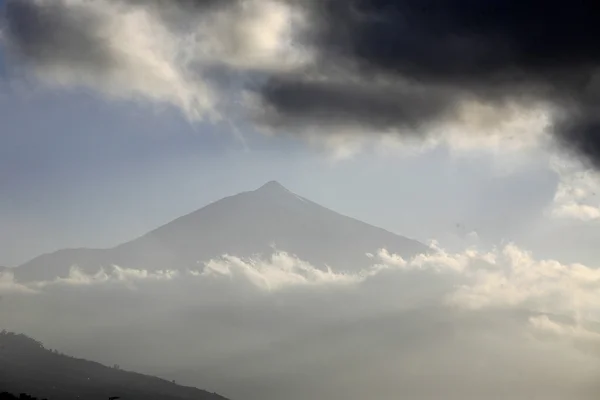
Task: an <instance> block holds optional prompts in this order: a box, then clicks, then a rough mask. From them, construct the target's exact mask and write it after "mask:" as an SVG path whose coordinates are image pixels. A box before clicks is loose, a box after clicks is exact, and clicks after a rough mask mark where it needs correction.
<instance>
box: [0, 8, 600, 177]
mask: <svg viewBox="0 0 600 400" xmlns="http://www.w3.org/2000/svg"><path fill="white" fill-rule="evenodd" d="M271 2H278V3H280V4H287V5H288V6H290V7H292V9H294V10H295V11H296V14H297V15H302V16H303V20H304V22H306V24H299V26H298V27H295V31H296V32H295V33H296V36H295V37H294V43H293V44H294V46H296V47H299V48H302V49H305V50H307V53H308V54H310V56H311V57H310V61H309V62H308V63H303V62H298V63H297V64H295V65H294V66H293V68H291V69H290V68H289V65H287V64H286V65H285V66H284V64H285V63H286V62H288V61H285V60H284V57H279V55H278V53H269V54H268V57H270V58H269V62H270V63H275V64H277V63H280V64H281V65H280V66H281V70H283V71H284V73H282V72H281V71H279V70H278V69H277V68H273V65H272V64H269V65H270V67H269V68H270V69H268V70H266V69H265V70H258V71H257V68H256V67H255V66H253V68H254V69H251V70H250V68H249V67H248V65H247V64H246V63H244V62H240V60H247V59H249V58H251V57H253V56H256V55H257V54H259V53H261V51H265V50H264V49H265V47H261V46H267V47H266V48H269V47H268V46H270V45H271V44H272V42H273V41H286V40H287V39H282V38H281V37H277V35H279V36H281V35H284V33H282V31H278V30H276V29H274V28H272V26H273V25H271V26H269V24H271V23H272V21H273V20H271V19H269V18H267V17H265V15H266V14H267V13H270V12H273V13H274V14H276V13H277V12H278V11H273V10H272V9H270V8H269V7H265V8H263V9H261V8H259V10H260V11H259V12H256V10H254V11H248V9H252V7H248V8H246V4H248V1H242V0H148V1H144V0H98V2H65V1H59V0H57V1H55V2H52V1H49V0H45V1H33V0H9V1H8V2H7V4H6V10H5V17H6V18H5V19H6V27H5V28H6V29H4V31H5V37H6V38H7V40H6V41H7V43H8V46H9V48H12V49H13V50H14V51H15V52H16V53H17V54H20V55H21V56H22V57H23V59H24V60H26V61H27V62H28V63H29V64H30V65H33V66H34V67H36V68H38V69H39V68H42V69H43V68H44V67H47V66H48V65H50V66H53V65H59V66H62V67H65V68H66V69H68V68H69V67H73V66H74V67H76V68H78V70H77V73H78V74H80V75H81V76H83V75H84V74H85V72H86V68H87V70H88V71H90V74H95V75H102V73H103V71H105V70H111V71H112V70H118V68H120V67H119V65H121V64H122V62H121V60H120V59H118V57H120V56H122V54H115V52H114V51H111V49H110V48H107V47H110V46H107V45H106V43H107V41H106V40H105V36H104V35H108V34H110V33H109V32H106V29H104V28H106V21H105V20H103V23H105V25H104V26H103V29H99V27H98V23H99V22H98V21H96V17H98V15H96V14H94V12H97V10H99V9H102V7H107V8H110V9H111V10H112V11H111V12H115V11H114V10H115V8H114V6H115V5H118V6H122V7H125V8H129V9H135V8H140V9H145V10H150V11H151V14H152V15H153V16H155V17H158V18H156V19H154V20H153V21H154V22H153V23H156V24H164V26H165V27H167V30H168V31H170V32H173V33H175V34H176V35H179V34H181V35H186V34H187V33H190V31H193V30H194V29H196V28H197V27H198V26H202V27H204V28H205V27H212V26H213V25H214V29H215V30H216V31H215V32H212V33H214V34H211V32H206V31H203V33H202V34H203V35H205V36H207V38H208V40H207V41H206V43H209V45H208V47H209V48H210V49H217V53H218V52H219V51H221V50H219V49H221V48H223V49H226V51H222V52H221V53H218V54H217V56H216V58H218V57H222V60H216V61H215V59H214V58H213V59H211V60H210V61H209V62H210V63H212V66H213V67H214V65H216V66H217V67H218V68H221V66H223V68H222V69H223V70H227V68H233V69H236V68H237V69H239V70H240V71H239V72H241V74H240V75H235V76H237V77H238V78H236V79H239V77H240V76H242V77H245V78H248V77H250V76H252V78H253V79H255V78H256V79H258V80H259V81H260V82H266V83H265V84H264V85H259V86H258V87H256V86H255V88H254V89H252V90H253V91H254V93H255V94H257V95H258V97H259V99H260V100H261V101H260V102H259V104H260V105H262V106H264V110H263V114H262V115H261V116H260V117H262V119H260V122H261V123H266V124H269V125H273V126H275V127H278V128H292V129H295V128H301V127H302V126H305V125H308V126H315V125H318V124H319V125H325V126H327V125H339V124H347V125H349V124H356V125H358V126H360V127H361V128H365V127H366V128H374V129H375V130H376V129H388V128H393V129H395V128H397V129H396V130H398V131H407V130H405V129H404V128H409V129H408V130H409V131H411V132H412V133H414V134H417V135H426V134H427V131H428V130H427V129H425V128H426V127H427V126H428V125H429V124H430V123H435V122H440V123H444V122H446V121H450V120H452V118H453V117H458V118H460V116H459V115H458V114H457V113H458V112H460V110H461V108H460V105H461V104H462V103H464V102H465V101H475V102H479V103H486V104H489V105H492V106H495V105H502V104H503V103H504V102H516V103H518V104H521V105H523V106H524V107H525V108H527V107H528V106H532V107H533V106H535V105H536V104H540V103H543V104H551V105H552V106H553V107H554V108H557V109H559V110H560V111H561V115H560V118H558V120H557V122H556V123H555V124H554V127H553V131H554V134H555V137H556V138H557V139H558V142H559V143H561V144H563V145H564V146H565V147H566V148H567V149H569V150H573V151H575V152H576V153H577V154H579V155H582V156H583V158H585V159H587V160H589V161H591V162H592V163H593V164H594V165H595V166H596V167H600V154H599V151H598V149H599V148H600V137H599V136H600V134H599V131H598V127H599V125H600V124H599V123H598V122H597V121H598V119H597V118H596V117H595V114H596V113H597V110H598V104H599V102H598V97H599V96H600V89H599V88H598V87H597V85H596V83H595V81H596V74H597V73H598V67H599V65H600V46H598V44H597V43H598V39H600V24H598V23H597V16H598V14H597V12H596V7H595V2H592V1H590V0H582V1H572V2H567V1H544V0H485V1H482V0H253V1H252V2H250V3H252V4H254V5H256V4H267V3H269V4H270V3H271ZM90 4H94V7H93V8H94V10H95V11H93V12H91V13H90ZM97 5H99V6H98V7H96V6H97ZM213 11H214V12H218V13H219V18H213V17H212V14H210V13H212V12H213ZM206 16H208V18H204V17H206ZM98 18H100V17H98ZM102 18H105V19H106V15H104V16H102ZM249 19H254V20H253V21H254V22H256V21H258V24H259V25H262V24H265V31H268V29H272V30H271V31H269V34H267V35H266V36H267V37H266V38H264V37H262V36H260V35H257V34H256V32H254V31H252V32H253V33H252V34H251V35H250V37H248V34H247V33H248V31H247V30H244V29H246V28H247V27H248V24H249ZM259 19H260V20H259ZM215 20H219V21H220V22H223V21H226V23H225V25H219V24H218V23H215V24H213V23H214V22H215ZM161 21H162V22H161ZM286 24H291V22H289V21H287V22H286ZM240 27H242V28H243V29H241V30H239V32H238V31H237V29H240ZM206 29H209V30H210V29H211V28H206ZM252 29H254V28H252ZM148 35H150V34H148ZM252 35H256V36H252ZM269 35H270V36H269ZM186 37H187V36H186ZM196 38H197V37H196ZM207 38H204V39H207ZM113 39H115V38H113ZM150 40H151V41H152V40H156V39H155V38H150ZM124 41H127V38H125V37H123V38H121V37H119V38H117V40H116V42H117V43H123V42H124ZM113 42H115V40H113ZM161 43H162V42H161ZM203 43H204V42H203ZM265 43H267V44H266V45H265ZM278 44H279V42H278ZM182 46H183V45H182ZM253 46H254V47H253ZM275 47H276V46H275ZM240 48H241V50H240ZM178 50H181V49H178ZM205 50H206V49H204V48H202V49H193V52H194V56H195V57H202V54H204V53H203V52H204V51H205ZM183 52H184V53H185V51H183ZM144 54H145V55H147V54H151V52H148V51H147V52H146V53H144ZM165 54H169V52H168V51H167V52H165ZM232 54H234V55H235V56H236V57H237V58H236V57H231V55H232ZM213 56H214V54H212V55H211V57H213ZM228 57H229V58H228ZM232 59H235V60H237V61H236V62H237V64H235V63H232V61H231V60H232ZM136 60H138V58H135V59H134V61H136ZM177 60H179V59H177ZM129 61H131V60H129ZM162 61H163V60H161V62H162ZM194 61H195V62H196V61H198V60H194ZM220 61H222V62H220ZM167 62H168V63H174V62H179V61H175V58H174V59H173V60H171V59H169V60H167ZM200 62H202V61H200ZM228 63H229V64H228ZM128 65H129V67H130V71H128V73H132V72H131V70H133V69H135V68H133V67H131V65H132V62H130V63H129V64H128ZM142 65H146V64H142ZM148 65H154V64H152V63H150V64H148ZM170 66H173V64H170ZM180 67H181V66H180V65H175V66H174V68H173V69H175V70H177V71H185V72H186V73H187V72H189V71H187V69H188V65H185V66H183V67H181V68H180ZM273 71H278V72H273ZM67 72H68V71H67ZM191 73H192V74H193V73H196V74H197V75H196V76H192V78H194V79H196V78H197V80H204V81H206V80H207V79H210V78H207V77H206V76H201V72H198V71H192V72H191ZM65 74H66V75H68V73H65ZM180 75H182V76H183V75H185V74H180ZM231 76H234V74H232V75H231ZM315 76H318V77H319V79H316V78H315ZM340 76H343V77H344V79H340ZM257 77H258V78H257ZM184 78H185V79H187V78H189V77H188V76H185V77H184ZM184 78H182V79H181V80H183V79H184ZM231 79H234V78H231ZM256 79H255V80H256ZM81 80H82V81H84V82H88V81H86V80H84V79H81ZM373 82H377V83H373ZM158 83H160V84H161V85H158V87H160V88H161V90H164V89H163V88H164V87H165V85H162V84H163V83H164V82H162V81H160V82H158ZM119 84H121V82H119ZM115 86H118V85H115ZM166 86H173V87H188V86H189V85H187V84H181V85H179V86H178V85H172V84H170V83H168V84H167V85H166ZM98 89H99V90H101V89H102V88H101V87H100V88H98ZM138 91H139V90H138ZM152 93H154V92H152ZM161 93H162V92H161ZM163 94H164V93H163ZM177 96H178V94H173V95H170V96H163V95H161V96H155V97H157V98H158V97H160V98H167V99H169V100H168V101H171V103H174V104H175V105H176V106H181V104H186V106H185V107H184V109H185V110H184V111H189V110H188V109H189V108H190V107H189V106H187V105H188V104H189V103H190V101H186V102H177V101H173V100H172V99H173V98H178V97H177ZM192 97H193V96H192V95H189V94H188V95H187V98H192ZM265 110H266V111H265ZM188 114H190V113H189V112H188ZM192 114H193V113H192ZM480 128H481V127H479V128H478V129H480ZM366 130H367V131H368V130H369V129H366ZM480 130H482V129H480ZM483 130H484V129H483ZM481 134H485V132H481Z"/></svg>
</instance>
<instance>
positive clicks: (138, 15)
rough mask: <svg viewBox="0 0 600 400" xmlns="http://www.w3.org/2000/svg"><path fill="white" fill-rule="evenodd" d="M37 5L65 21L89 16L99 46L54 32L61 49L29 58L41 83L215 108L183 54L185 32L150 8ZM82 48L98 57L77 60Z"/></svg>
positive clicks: (192, 112) (65, 1) (102, 0)
mask: <svg viewBox="0 0 600 400" xmlns="http://www.w3.org/2000/svg"><path fill="white" fill-rule="evenodd" d="M25 1H31V0H25ZM36 6H37V7H39V8H40V10H41V13H44V12H46V13H48V14H50V15H51V16H50V17H48V18H56V19H58V18H63V19H64V20H65V22H64V24H66V23H67V22H68V21H71V20H75V23H81V24H85V23H86V22H85V21H90V23H89V24H90V25H91V26H88V28H90V29H93V30H94V32H93V33H92V35H93V39H94V40H95V41H97V42H99V43H102V46H101V48H99V49H81V48H79V44H77V43H76V42H75V41H74V40H73V39H72V38H64V37H61V36H59V34H58V33H57V34H56V35H57V38H56V39H55V40H57V41H60V40H68V42H67V43H66V44H64V45H63V48H62V49H61V50H60V51H59V53H58V54H55V56H50V55H48V56H44V58H43V60H38V61H37V62H35V63H32V64H31V66H32V68H33V71H34V73H35V75H36V76H37V77H38V78H39V79H41V80H42V81H43V82H44V83H46V84H48V85H50V86H54V87H64V88H70V87H78V86H83V87H88V88H92V89H94V90H97V91H99V92H100V93H103V94H105V95H107V96H109V97H112V98H116V99H127V100H144V101H150V102H153V103H157V104H161V103H164V104H170V105H173V106H175V107H178V108H180V109H181V110H182V111H183V112H184V113H185V114H186V115H187V116H188V117H190V118H192V119H196V118H201V117H203V116H205V115H206V114H207V113H209V114H210V113H213V112H214V107H215V102H216V100H217V99H216V98H215V93H213V89H212V88H211V87H210V85H209V84H208V83H207V82H204V81H203V79H202V77H201V75H198V74H196V73H195V72H194V71H193V70H192V69H191V66H190V65H189V64H188V61H189V60H187V59H186V57H185V56H186V44H187V43H188V38H189V36H186V35H176V34H174V33H173V32H171V31H170V30H169V29H168V28H167V27H166V26H165V24H164V23H162V22H161V20H160V19H159V17H158V16H157V15H155V14H154V13H153V12H152V10H151V9H146V8H142V7H130V6H126V5H124V4H119V3H117V2H113V1H108V0H98V1H85V0H39V1H36ZM52 14H54V15H53V16H52ZM32 29H33V28H32ZM65 29H67V27H65ZM68 29H72V30H73V31H74V32H70V31H67V32H66V33H65V36H66V35H72V34H77V33H78V32H77V30H76V29H75V28H68ZM81 33H82V34H83V32H81ZM69 43H72V47H71V48H70V47H69V46H67V44H69ZM96 44H97V43H89V45H90V46H93V45H96ZM81 45H85V43H83V44H81ZM84 50H88V51H96V52H97V53H96V56H97V57H96V58H97V59H92V56H93V55H94V54H90V55H89V56H90V60H87V61H86V60H81V62H78V58H79V57H83V56H80V55H78V54H77V53H78V52H81V51H84ZM89 63H96V64H99V65H90V64H89Z"/></svg>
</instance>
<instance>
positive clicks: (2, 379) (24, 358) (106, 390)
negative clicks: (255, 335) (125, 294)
mask: <svg viewBox="0 0 600 400" xmlns="http://www.w3.org/2000/svg"><path fill="white" fill-rule="evenodd" d="M0 390H1V391H5V392H8V393H28V394H29V395H31V396H34V397H38V398H42V397H43V398H48V399H49V400H83V399H86V400H88V399H89V400H106V399H108V398H109V397H116V396H118V397H121V398H122V399H123V400H125V399H127V400H226V399H225V398H224V397H222V396H219V395H217V394H214V393H210V392H206V391H204V390H200V389H196V388H192V387H185V386H179V385H176V384H175V383H173V382H169V381H166V380H163V379H160V378H156V377H152V376H148V375H142V374H138V373H134V372H128V371H123V370H121V369H120V368H118V367H117V366H115V367H112V368H110V367H106V366H104V365H102V364H99V363H95V362H91V361H86V360H81V359H77V358H73V357H69V356H66V355H63V354H59V353H58V352H56V351H52V350H48V349H46V348H44V346H43V345H42V343H40V342H38V341H36V340H34V339H32V338H30V337H27V336H25V335H23V334H15V333H11V332H6V331H2V332H1V333H0Z"/></svg>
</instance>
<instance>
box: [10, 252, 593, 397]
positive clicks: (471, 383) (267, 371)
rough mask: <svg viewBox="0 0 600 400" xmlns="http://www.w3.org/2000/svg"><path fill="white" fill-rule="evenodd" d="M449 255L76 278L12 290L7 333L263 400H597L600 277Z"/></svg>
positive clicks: (285, 261)
mask: <svg viewBox="0 0 600 400" xmlns="http://www.w3.org/2000/svg"><path fill="white" fill-rule="evenodd" d="M437 250H438V251H437V252H436V253H433V254H429V255H420V256H417V257H415V258H412V259H403V258H402V257H400V256H398V255H395V254H392V253H390V252H388V251H386V250H384V249H380V250H375V251H373V253H372V254H370V257H371V259H372V261H373V266H372V267H371V268H369V269H366V270H364V271H362V272H359V273H356V274H340V273H336V272H333V271H323V270H319V269H316V268H314V266H311V265H310V264H308V263H306V262H304V261H302V260H299V259H298V258H296V257H294V256H293V255H290V254H287V253H282V252H280V253H276V254H274V255H273V256H271V257H269V258H263V257H255V258H249V259H241V258H238V257H234V256H223V257H221V258H218V259H215V260H212V261H210V262H209V263H208V264H207V267H206V268H205V269H204V270H203V271H187V272H172V271H163V272H157V273H150V272H147V271H142V270H131V269H126V268H123V267H120V268H115V269H114V270H111V271H108V270H107V271H101V272H99V273H98V274H95V275H91V276H90V275H86V274H82V273H81V272H79V271H77V270H73V271H72V273H71V275H70V276H69V277H68V278H67V279H62V280H56V281H53V282H45V283H37V284H33V285H34V286H31V287H30V289H33V288H35V290H36V294H35V295H28V296H25V295H19V294H17V293H15V292H12V293H11V294H7V293H4V294H5V295H4V296H3V299H2V303H0V321H1V324H2V326H3V327H6V328H8V329H12V330H18V331H24V332H26V333H29V334H32V335H33V336H35V337H37V338H39V339H41V340H42V341H44V342H45V343H46V344H48V345H49V346H50V347H56V348H58V349H60V350H61V351H65V352H68V353H73V354H74V355H77V356H82V357H88V358H93V359H96V360H99V361H102V362H106V363H109V364H114V363H118V364H120V365H122V366H124V367H127V368H131V369H137V370H141V371H146V372H151V373H158V374H160V375H162V376H166V377H172V379H176V380H177V381H178V382H181V383H188V384H194V385H198V386H200V387H203V388H207V389H209V390H214V391H217V392H219V393H222V394H224V395H227V396H229V397H240V396H241V395H242V394H244V395H245V397H244V398H248V399H250V400H255V399H265V398H266V399H275V398H281V397H283V396H285V398H289V399H292V400H295V399H301V398H305V397H306V396H307V395H310V397H316V398H331V397H332V396H335V395H343V396H344V397H345V398H348V399H351V400H360V399H364V398H365V396H367V395H369V394H370V395H371V396H375V397H377V398H381V399H387V398H390V399H391V398H397V396H399V395H401V396H404V397H408V398H414V399H427V398H432V396H433V398H437V395H439V394H440V393H444V395H445V396H446V397H447V398H450V399H456V400H458V399H464V397H465V393H471V394H473V393H475V392H476V393H478V395H477V396H478V398H479V397H481V398H490V397H491V396H492V395H493V394H494V393H496V392H497V391H498V390H500V389H502V390H503V392H502V393H504V394H506V395H507V396H510V397H511V398H530V397H531V396H532V395H533V394H537V395H542V394H543V395H544V396H545V397H544V398H548V399H552V400H559V399H563V398H573V399H578V400H579V399H586V400H587V399H591V398H593V397H590V396H591V394H590V395H589V396H588V394H587V393H588V391H589V393H596V392H595V391H594V389H593V388H594V386H593V385H594V382H596V380H597V371H599V370H600V358H599V357H600V355H599V354H597V352H596V351H595V350H593V349H592V350H589V349H588V348H587V347H585V348H584V350H585V351H581V347H580V346H581V345H587V344H590V343H592V344H593V343H597V340H598V334H597V333H596V330H595V328H593V327H592V326H591V325H590V324H592V323H591V322H588V321H586V319H587V318H591V319H596V320H597V319H598V316H599V314H598V311H600V297H599V295H598V293H600V290H599V289H600V287H599V286H600V272H598V271H597V270H595V269H594V268H591V267H588V266H583V265H577V264H575V265H563V264H561V263H558V262H556V261H552V260H537V259H535V258H534V257H533V256H532V255H531V254H530V253H528V252H526V251H524V250H522V249H520V248H518V247H517V246H514V245H508V246H505V247H504V248H501V249H494V250H492V251H479V250H477V249H475V248H472V249H467V250H465V251H462V252H458V253H451V252H447V251H444V250H443V249H441V248H437ZM528 309H529V310H533V311H532V312H529V311H527V310H528ZM517 311H518V312H517ZM543 312H547V313H552V315H551V314H545V313H543ZM557 314H558V315H563V316H565V317H556V316H555V315H557ZM523 315H525V317H523ZM563 319H564V320H563ZM556 365H560V366H561V368H555V367H554V366H556ZM298 375H301V376H302V377H303V378H302V379H301V380H298V379H292V378H293V377H297V376H298ZM359 378H360V379H359ZM431 382H436V385H435V387H433V386H432V385H431ZM541 382H552V385H551V386H544V385H542V384H541Z"/></svg>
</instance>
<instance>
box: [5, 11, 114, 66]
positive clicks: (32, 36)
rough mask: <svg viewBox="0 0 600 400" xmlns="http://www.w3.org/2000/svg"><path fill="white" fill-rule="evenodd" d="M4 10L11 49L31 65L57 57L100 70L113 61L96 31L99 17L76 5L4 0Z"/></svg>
mask: <svg viewBox="0 0 600 400" xmlns="http://www.w3.org/2000/svg"><path fill="white" fill-rule="evenodd" d="M4 14H5V21H6V30H5V32H6V35H7V37H8V40H9V46H10V48H11V50H14V51H15V52H16V54H17V55H18V56H20V57H22V58H23V59H25V60H27V61H30V62H31V63H32V64H34V65H35V66H38V67H47V66H51V65H53V64H54V63H56V62H57V61H60V63H70V64H75V65H77V66H78V67H84V68H89V69H90V70H95V69H97V70H103V69H109V68H112V67H114V64H115V63H116V61H117V60H115V59H113V58H112V56H111V51H110V49H109V48H108V47H107V42H106V41H105V40H104V39H103V38H102V37H101V36H100V35H99V34H98V29H97V28H98V23H99V21H98V20H97V19H95V18H94V16H93V15H90V14H86V13H82V12H81V10H79V9H78V8H77V7H72V8H65V7H64V6H62V5H61V4H59V3H55V4H48V5H45V6H44V7H40V6H39V5H37V4H36V3H34V2H31V1H8V2H7V3H6V5H5V9H4Z"/></svg>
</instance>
